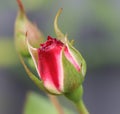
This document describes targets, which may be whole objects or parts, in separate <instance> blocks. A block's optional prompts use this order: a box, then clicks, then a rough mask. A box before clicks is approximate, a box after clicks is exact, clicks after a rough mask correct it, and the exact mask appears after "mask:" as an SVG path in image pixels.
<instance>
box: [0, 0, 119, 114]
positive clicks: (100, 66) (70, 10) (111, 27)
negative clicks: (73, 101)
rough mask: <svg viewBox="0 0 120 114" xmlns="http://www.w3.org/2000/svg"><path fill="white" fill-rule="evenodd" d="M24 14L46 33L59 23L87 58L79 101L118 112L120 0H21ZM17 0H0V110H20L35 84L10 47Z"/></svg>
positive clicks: (102, 112)
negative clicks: (60, 11)
mask: <svg viewBox="0 0 120 114" xmlns="http://www.w3.org/2000/svg"><path fill="white" fill-rule="evenodd" d="M23 4H24V6H25V9H26V12H27V15H28V17H29V19H30V20H31V21H33V22H34V23H36V24H37V25H38V27H39V28H40V29H41V30H42V32H43V33H44V34H45V36H46V37H47V36H48V35H52V36H53V37H55V33H54V28H53V21H54V17H55V14H56V12H57V11H58V9H59V8H61V7H62V8H63V13H62V15H61V16H60V19H59V25H60V28H61V29H62V31H63V32H64V33H67V34H68V37H69V39H74V40H75V43H74V45H75V47H76V48H77V49H78V50H79V51H80V52H81V53H82V55H83V56H84V58H85V60H86V62H87V69H88V70H87V74H86V79H85V82H84V101H85V103H86V105H87V108H88V110H89V111H90V113H91V114H120V1H119V0H24V1H23ZM17 11H18V7H17V3H16V0H0V114H22V111H23V106H24V101H25V98H26V93H27V92H28V91H37V92H38V93H39V90H38V89H37V87H36V86H35V85H34V84H33V82H32V81H31V80H30V79H29V78H28V77H27V75H26V73H25V71H24V69H23V67H22V65H21V64H20V62H19V60H18V56H17V54H16V52H15V47H14V22H15V18H16V15H17Z"/></svg>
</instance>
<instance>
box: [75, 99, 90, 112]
mask: <svg viewBox="0 0 120 114" xmlns="http://www.w3.org/2000/svg"><path fill="white" fill-rule="evenodd" d="M76 106H77V109H78V111H79V114H89V112H88V110H87V108H86V106H85V104H84V102H83V100H80V101H79V102H77V103H76Z"/></svg>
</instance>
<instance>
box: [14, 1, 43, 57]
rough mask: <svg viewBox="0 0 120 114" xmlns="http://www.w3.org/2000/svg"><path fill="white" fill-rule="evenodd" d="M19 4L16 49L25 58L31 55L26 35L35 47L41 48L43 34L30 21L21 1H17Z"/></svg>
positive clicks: (16, 24)
mask: <svg viewBox="0 0 120 114" xmlns="http://www.w3.org/2000/svg"><path fill="white" fill-rule="evenodd" d="M17 3H18V6H19V13H18V16H17V18H16V23H15V43H16V48H17V51H18V52H20V53H21V54H22V55H23V56H29V55H30V54H29V52H28V48H27V45H26V33H27V36H29V42H30V43H31V45H32V46H33V47H39V44H40V42H42V41H43V34H42V33H41V32H40V31H39V30H38V28H37V27H36V25H34V24H33V23H31V22H30V21H29V20H28V18H27V16H26V14H25V11H24V7H23V5H22V3H21V0H17Z"/></svg>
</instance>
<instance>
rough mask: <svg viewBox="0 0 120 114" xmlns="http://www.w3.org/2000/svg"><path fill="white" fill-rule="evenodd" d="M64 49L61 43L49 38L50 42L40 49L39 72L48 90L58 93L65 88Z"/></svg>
mask: <svg viewBox="0 0 120 114" xmlns="http://www.w3.org/2000/svg"><path fill="white" fill-rule="evenodd" d="M62 47H63V44H62V43H61V42H60V41H57V40H56V39H51V38H50V37H48V41H47V42H46V43H44V44H42V45H41V48H39V49H38V71H39V73H40V76H41V79H42V80H43V82H44V85H45V86H46V88H48V89H52V90H54V89H57V91H61V89H62V88H63V87H62V85H63V73H62V72H63V69H62V61H61V56H62V55H61V54H62Z"/></svg>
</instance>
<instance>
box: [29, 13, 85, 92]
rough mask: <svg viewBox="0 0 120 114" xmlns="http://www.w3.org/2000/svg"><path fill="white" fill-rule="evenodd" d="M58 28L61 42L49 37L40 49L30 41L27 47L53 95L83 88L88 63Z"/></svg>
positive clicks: (46, 86) (44, 82)
mask: <svg viewBox="0 0 120 114" xmlns="http://www.w3.org/2000/svg"><path fill="white" fill-rule="evenodd" d="M58 13H59V12H58ZM57 16H58V15H57ZM55 20H56V19H55ZM55 27H56V28H57V26H55ZM56 28H55V30H56V33H58V32H59V34H58V36H59V40H58V39H57V38H52V37H51V36H48V39H47V41H46V42H44V43H42V44H40V47H39V48H34V47H33V46H32V45H31V44H30V42H29V40H27V45H28V49H29V52H30V54H31V56H32V59H33V61H34V63H35V67H36V69H37V72H38V74H39V77H40V80H42V81H43V85H44V87H45V88H46V89H47V90H48V91H49V92H50V93H52V94H65V93H70V92H73V91H74V90H76V89H78V88H79V87H80V86H81V84H82V82H83V80H84V76H85V73H86V63H85V60H84V59H83V57H82V56H81V54H80V52H79V51H78V50H76V49H75V48H74V47H73V46H72V44H71V43H70V42H69V41H68V40H67V36H66V35H65V36H64V35H63V34H61V32H60V30H59V29H58V28H57V29H56ZM61 36H62V39H60V37H61ZM27 39H29V38H27Z"/></svg>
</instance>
